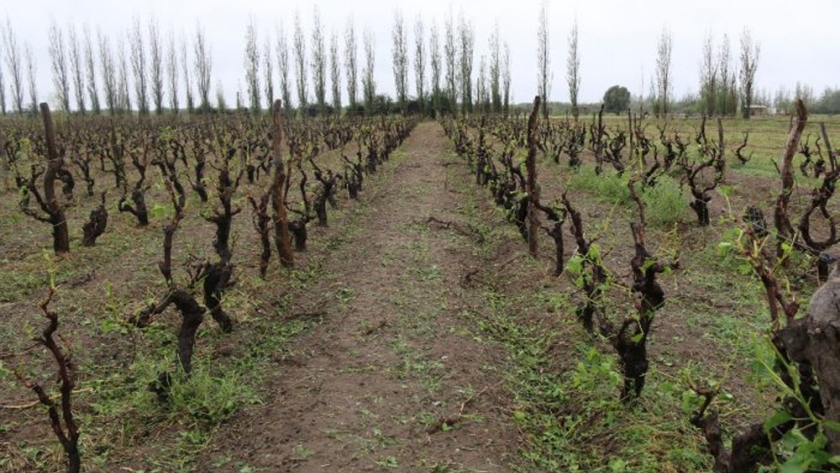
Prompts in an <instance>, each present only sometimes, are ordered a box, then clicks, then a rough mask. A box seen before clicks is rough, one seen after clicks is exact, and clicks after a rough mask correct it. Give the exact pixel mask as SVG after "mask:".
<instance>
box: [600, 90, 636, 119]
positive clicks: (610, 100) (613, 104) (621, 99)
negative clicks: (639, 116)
mask: <svg viewBox="0 0 840 473" xmlns="http://www.w3.org/2000/svg"><path fill="white" fill-rule="evenodd" d="M629 107H630V91H629V90H627V87H624V86H621V85H614V86H612V87H610V88H609V89H607V92H606V93H605V94H604V110H606V111H607V112H615V113H621V112H623V111H625V110H627V109H628V108H629Z"/></svg>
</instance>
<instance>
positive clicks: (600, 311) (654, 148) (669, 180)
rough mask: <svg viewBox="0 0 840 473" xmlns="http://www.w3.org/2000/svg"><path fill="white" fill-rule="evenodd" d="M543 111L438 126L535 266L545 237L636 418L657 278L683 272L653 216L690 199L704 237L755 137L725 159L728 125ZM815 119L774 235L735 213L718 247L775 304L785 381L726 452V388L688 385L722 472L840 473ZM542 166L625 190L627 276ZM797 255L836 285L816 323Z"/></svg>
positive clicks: (801, 144)
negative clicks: (552, 116) (801, 285)
mask: <svg viewBox="0 0 840 473" xmlns="http://www.w3.org/2000/svg"><path fill="white" fill-rule="evenodd" d="M539 101H540V100H539V97H537V98H536V99H535V103H534V106H533V110H532V112H531V114H530V116H529V117H527V119H525V118H517V119H502V118H496V117H487V116H482V117H471V118H460V119H454V118H446V119H443V120H442V121H441V124H442V126H443V128H444V130H445V133H446V135H447V136H448V137H449V139H450V140H451V141H452V143H453V145H454V148H455V151H456V153H457V154H458V155H459V156H460V157H461V158H462V159H463V161H464V163H465V164H466V166H467V168H468V169H469V171H470V173H471V174H472V175H474V177H475V184H476V185H478V186H481V187H483V188H485V189H487V191H488V192H489V194H490V196H491V198H492V200H493V201H494V202H495V204H496V205H498V206H499V207H500V208H501V209H502V210H503V211H504V213H505V215H506V216H507V219H508V220H509V221H510V222H511V223H513V224H514V225H515V226H516V228H517V230H518V232H519V234H520V235H521V237H522V239H523V241H524V242H526V243H527V244H528V246H529V252H530V254H531V255H532V256H534V257H538V255H539V252H538V241H539V239H538V238H537V236H538V234H542V233H543V232H544V233H545V234H546V235H548V236H549V237H550V241H552V242H553V244H554V248H553V251H552V252H551V253H552V254H553V255H554V261H555V266H554V274H555V276H562V277H568V278H569V279H570V280H571V282H572V285H573V287H574V288H575V289H576V291H575V292H574V294H573V295H572V297H573V300H575V301H576V302H575V304H576V314H577V317H578V319H579V321H580V323H581V324H582V325H583V327H584V328H585V330H586V331H587V332H588V333H589V334H590V335H591V336H592V337H593V340H598V339H600V340H604V341H606V342H607V346H609V347H611V348H612V350H613V351H614V354H615V356H616V358H617V359H618V361H619V365H620V367H621V370H622V376H623V379H624V382H623V387H622V389H621V392H620V393H619V397H620V399H621V401H622V402H623V403H624V405H625V406H626V408H627V409H632V408H633V406H634V400H636V399H637V398H639V397H640V396H642V395H643V393H644V389H645V378H646V375H647V373H648V372H649V369H650V365H651V363H652V362H653V361H652V360H651V359H650V358H649V356H648V341H649V340H650V339H651V335H652V331H653V328H654V326H655V325H654V323H653V322H654V320H655V317H656V314H657V313H658V312H660V311H661V310H662V308H663V307H665V306H666V300H667V297H666V293H665V290H664V289H663V286H662V285H661V284H660V281H659V279H660V277H661V276H662V275H663V274H668V273H670V272H672V271H679V270H680V269H681V264H680V263H681V261H680V260H681V256H682V255H681V252H680V244H679V240H680V235H679V233H680V231H681V230H680V227H679V225H675V223H674V222H672V221H667V216H663V215H656V214H652V213H651V208H653V209H654V210H653V212H663V207H662V205H663V201H665V200H667V196H668V195H669V194H674V193H676V194H677V195H684V194H687V196H689V198H688V199H682V200H680V199H676V201H677V202H686V201H687V203H688V205H689V208H690V209H691V211H693V214H694V215H695V216H696V220H695V223H694V225H697V226H701V227H703V226H709V225H710V223H711V221H712V219H711V215H712V212H710V202H711V201H712V196H713V195H714V193H715V192H717V193H718V194H719V195H721V196H723V197H724V198H726V197H727V196H728V194H727V192H728V189H727V185H726V184H727V178H728V173H729V168H730V167H731V166H732V165H733V163H740V164H741V165H743V164H744V163H746V162H748V161H749V160H750V159H751V157H752V154H751V153H748V152H747V149H748V140H749V132H744V133H743V140H742V141H740V142H738V143H736V144H735V145H734V146H732V145H729V146H728V145H727V143H725V140H724V137H725V133H724V129H723V125H722V123H721V121H720V120H717V121H716V122H712V121H710V120H707V119H705V118H704V119H702V121H701V122H700V123H699V126H698V127H697V128H695V129H693V130H691V131H687V130H686V129H685V126H681V125H680V124H679V123H676V121H670V122H658V123H651V122H646V121H643V120H640V119H638V118H637V117H635V116H634V115H632V114H631V115H628V116H627V120H626V122H624V123H622V124H620V125H616V122H615V121H612V122H611V123H612V125H609V126H608V125H607V124H606V121H605V120H604V117H603V111H601V112H600V113H597V114H595V115H594V116H593V117H592V119H591V121H590V122H589V123H586V122H585V121H540V120H539V117H538V114H537V111H538V109H539ZM806 120H807V114H806V111H805V110H804V107H803V106H802V104H801V103H800V104H799V107H798V114H797V116H796V117H795V118H794V119H793V120H792V122H791V129H790V133H789V136H788V139H787V143H786V146H785V149H784V150H783V153H782V156H781V157H780V158H779V159H778V160H776V161H774V164H775V169H776V171H777V173H778V176H779V183H780V191H779V193H778V194H777V195H776V196H775V199H774V202H775V203H774V206H773V215H772V223H768V222H767V220H766V218H765V216H764V213H763V211H762V210H761V208H760V205H759V203H758V202H756V203H755V204H756V205H749V206H747V208H746V210H745V213H744V215H743V216H740V217H739V216H736V215H734V214H733V213H732V212H731V208H730V212H729V215H726V214H724V215H722V216H721V218H723V219H725V220H726V221H727V222H729V224H731V226H732V227H734V228H735V229H736V230H737V231H735V232H733V233H732V234H733V235H735V236H734V238H733V240H731V241H724V242H721V249H722V250H726V251H729V252H731V253H732V254H734V256H735V257H737V258H739V259H740V260H741V261H743V262H745V263H746V264H748V265H749V268H750V269H751V272H752V274H753V275H754V277H755V278H757V279H758V280H760V282H761V285H762V287H763V288H764V291H765V293H766V301H767V304H768V313H769V315H770V318H771V320H770V321H769V322H770V323H769V327H770V328H769V330H768V331H767V333H766V334H764V336H765V337H766V339H767V340H768V341H769V342H770V343H771V344H772V347H773V349H774V350H775V361H774V362H773V363H771V364H770V365H769V366H766V371H767V373H768V375H769V376H771V377H772V378H773V379H776V380H778V383H777V384H776V389H777V391H778V392H777V396H778V397H777V399H776V402H775V406H776V407H775V409H774V412H773V413H772V415H768V416H766V417H764V414H763V413H761V412H757V413H751V415H752V417H753V418H756V419H757V420H756V421H755V422H754V423H753V424H752V425H751V426H750V427H749V428H748V429H746V431H742V432H736V433H734V434H733V435H732V437H731V441H729V440H728V439H729V436H728V435H726V434H725V429H724V428H723V427H722V425H721V423H722V422H721V418H720V416H719V414H718V412H717V410H716V409H715V407H714V406H715V401H716V398H717V397H718V396H719V394H720V392H721V386H720V385H712V386H710V385H700V384H698V385H695V386H691V389H692V390H693V393H692V394H693V396H692V399H693V402H694V404H693V405H694V409H693V411H692V413H691V415H690V423H691V424H692V425H694V426H695V427H696V428H697V429H699V432H700V433H701V434H702V436H703V438H705V440H706V443H707V445H708V453H709V454H710V455H712V456H713V457H714V471H716V472H721V473H735V472H754V471H759V470H760V469H761V468H763V467H767V466H769V465H773V464H776V465H782V467H781V468H782V470H781V471H797V472H804V471H829V470H830V471H835V470H836V469H837V467H838V464H840V462H839V461H838V459H840V457H838V456H836V455H837V454H838V453H840V423H838V422H840V415H839V414H838V411H837V406H838V402H840V399H838V398H837V393H838V391H837V388H838V386H840V385H839V384H838V381H839V380H838V377H837V373H838V371H837V366H838V362H840V357H838V351H837V348H836V347H837V341H838V335H840V334H838V331H837V330H838V329H837V323H838V320H840V319H838V316H840V312H838V310H837V304H838V303H837V299H835V296H834V292H833V291H834V289H833V285H832V282H833V281H834V279H833V278H834V277H836V276H834V274H832V275H831V276H828V272H829V270H830V269H831V267H830V265H831V264H833V263H834V262H835V261H837V259H836V257H834V256H833V255H832V254H830V253H827V252H826V250H828V249H830V248H831V247H832V246H833V245H834V244H836V243H837V242H838V241H840V239H838V235H837V231H836V220H835V217H834V212H835V211H836V206H833V205H832V202H831V200H832V197H833V196H834V191H835V188H836V183H837V181H838V179H839V178H840V166H838V163H837V153H838V151H837V150H835V149H834V148H833V147H832V146H831V143H830V139H829V136H828V133H827V132H826V129H825V126H824V125H823V126H822V127H821V132H820V134H819V137H818V138H817V140H816V145H817V146H816V149H814V148H812V147H811V146H809V143H810V135H809V136H808V138H807V139H806V140H802V139H801V138H802V135H803V130H804V128H805V124H806ZM651 128H655V131H653V132H651ZM820 142H821V144H820ZM539 157H542V158H543V159H542V160H539V159H538V158H539ZM733 158H734V159H733ZM795 158H796V159H798V160H799V163H796V162H795V160H796V159H795ZM735 159H737V161H735ZM552 161H553V163H552ZM539 162H543V163H546V164H545V165H544V167H543V168H542V169H541V172H556V171H555V170H554V168H553V167H552V166H567V167H568V172H569V173H571V175H572V176H575V175H579V174H580V173H586V172H594V174H595V175H596V178H595V179H597V180H600V181H603V182H610V183H613V184H614V183H620V185H622V186H624V190H623V191H622V193H621V194H620V195H622V196H623V199H620V201H621V202H619V204H617V205H625V207H626V209H627V210H628V213H629V214H630V215H632V216H633V217H632V218H631V219H630V221H629V222H628V223H629V226H628V236H627V245H628V246H629V248H632V251H631V252H627V254H629V255H631V257H630V260H629V261H628V263H629V269H630V272H629V273H623V272H622V270H621V268H618V267H611V266H610V264H608V263H607V259H606V258H605V256H606V254H608V253H610V252H611V251H612V250H613V249H605V248H603V247H602V246H601V245H600V244H599V242H598V241H597V240H598V238H597V237H590V236H589V234H588V233H587V229H586V227H587V226H589V227H594V226H596V225H598V224H600V223H601V222H595V223H591V222H589V223H588V222H586V221H585V219H586V216H587V214H585V213H582V212H581V211H580V210H579V209H578V204H576V203H575V202H574V201H573V198H572V197H571V196H570V195H569V193H567V192H566V190H563V189H560V190H559V191H558V190H557V189H556V188H552V191H553V195H548V194H549V192H546V191H545V190H544V189H543V186H542V185H541V183H549V182H551V180H552V179H553V178H554V177H555V176H548V177H547V178H541V177H540V176H538V172H537V171H538V169H537V168H538V163H539ZM797 164H798V167H799V171H800V172H801V174H802V175H803V176H805V177H811V178H813V181H811V182H816V183H817V184H816V185H815V186H814V187H813V188H812V189H811V190H810V191H808V192H807V196H808V198H807V201H806V202H805V203H804V204H800V203H799V202H794V201H793V199H792V196H793V194H794V187H795V185H794V173H795V172H796V171H795V168H796V167H797ZM549 199H553V200H549ZM666 210H667V209H666ZM614 218H617V217H614ZM652 220H656V221H657V223H659V222H661V221H662V220H666V221H665V224H666V226H668V225H671V226H673V231H672V232H669V233H667V234H666V235H668V238H670V241H666V242H657V243H658V244H657V245H655V246H657V247H658V248H659V249H660V250H659V251H660V252H662V251H665V254H659V255H656V254H653V253H652V252H651V251H650V250H649V248H651V245H650V242H649V241H648V239H647V238H646V236H647V232H646V229H648V228H649V227H650V225H651V223H650V222H651V221H652ZM564 226H567V227H568V236H570V237H571V238H572V241H573V249H572V250H571V251H568V250H567V248H566V247H565V245H566V243H565V239H566V238H567V234H566V231H565V230H564ZM660 226H661V225H660ZM590 229H591V228H590ZM663 248H664V250H663ZM569 254H570V255H571V256H569V257H567V255H569ZM797 255H809V256H808V257H807V258H805V260H806V261H812V262H813V264H815V265H816V266H818V267H815V268H813V270H814V272H818V273H819V275H820V281H821V282H822V281H825V280H826V278H827V277H828V283H826V285H825V286H824V287H823V288H822V289H821V290H819V291H817V293H815V294H814V296H813V299H812V302H811V306H810V313H809V314H807V315H802V314H801V312H802V311H800V310H799V303H798V302H797V300H796V294H795V291H794V290H792V289H791V284H790V282H789V279H790V278H793V276H794V274H795V273H796V272H797V271H801V268H795V267H794V265H792V264H791V263H790V261H791V259H792V258H793V257H794V256H797ZM807 269H811V268H807ZM625 274H629V278H628V276H625ZM724 286H725V285H723V284H722V285H721V290H722V291H723V290H725V288H724ZM756 310H758V308H757V309H756ZM744 363H746V364H749V361H748V360H744Z"/></svg>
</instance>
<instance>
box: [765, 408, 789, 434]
mask: <svg viewBox="0 0 840 473" xmlns="http://www.w3.org/2000/svg"><path fill="white" fill-rule="evenodd" d="M791 419H793V416H791V415H790V414H789V413H788V412H785V411H778V412H776V413H775V414H773V415H772V416H770V418H769V419H767V420H766V421H764V433H765V434H766V433H768V432H770V431H771V430H773V429H774V428H776V427H778V426H780V425H782V424H784V423H785V422H787V421H789V420H791Z"/></svg>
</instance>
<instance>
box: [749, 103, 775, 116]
mask: <svg viewBox="0 0 840 473" xmlns="http://www.w3.org/2000/svg"><path fill="white" fill-rule="evenodd" d="M775 114H776V108H775V107H768V106H767V105H750V116H751V117H763V116H767V115H775Z"/></svg>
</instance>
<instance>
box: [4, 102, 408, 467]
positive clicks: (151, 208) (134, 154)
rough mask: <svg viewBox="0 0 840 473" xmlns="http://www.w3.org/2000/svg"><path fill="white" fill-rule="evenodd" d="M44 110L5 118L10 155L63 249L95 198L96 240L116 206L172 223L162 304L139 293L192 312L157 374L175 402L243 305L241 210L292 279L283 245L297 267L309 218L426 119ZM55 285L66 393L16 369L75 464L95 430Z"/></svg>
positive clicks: (52, 346)
mask: <svg viewBox="0 0 840 473" xmlns="http://www.w3.org/2000/svg"><path fill="white" fill-rule="evenodd" d="M41 112H42V121H41V123H38V122H37V121H34V120H23V119H21V120H8V121H4V122H2V124H0V145H2V156H0V157H3V158H4V159H3V166H4V170H5V171H6V172H5V173H4V174H5V177H6V183H5V184H6V186H7V187H8V186H11V185H13V186H14V188H15V189H17V195H18V196H19V204H18V206H19V210H20V211H21V213H23V214H25V215H26V216H29V217H31V218H32V219H35V220H37V221H39V222H43V223H44V224H45V225H44V226H43V228H44V231H45V232H51V235H52V241H53V245H52V246H53V250H54V253H55V254H56V255H58V256H59V257H65V258H66V257H68V255H70V254H71V252H73V251H75V250H73V248H72V247H71V238H70V235H71V229H70V228H69V225H70V223H69V222H70V221H71V219H70V218H68V216H69V215H71V214H74V213H77V212H79V211H82V207H83V206H85V205H89V204H88V203H95V207H94V208H93V209H92V210H91V211H90V215H89V218H88V219H87V222H86V223H84V225H83V228H82V234H83V238H82V241H81V245H83V246H85V247H93V246H96V245H97V239H98V238H99V237H100V236H101V235H103V233H104V232H105V231H106V228H107V227H108V223H109V212H108V209H109V208H110V209H112V210H113V209H114V208H116V209H117V210H118V211H119V212H120V213H125V214H127V215H130V216H131V218H132V219H134V220H135V223H136V224H135V228H136V229H137V230H136V231H138V232H139V231H142V230H143V228H144V227H148V226H150V225H152V223H153V222H155V221H156V220H161V221H163V225H162V234H161V243H162V244H161V256H160V260H159V262H157V269H158V270H159V272H160V275H161V277H162V279H161V281H162V285H161V284H157V285H155V286H154V287H149V288H144V289H143V290H144V291H146V292H147V293H156V294H157V296H156V297H155V300H154V302H151V303H148V302H147V301H138V303H140V304H142V305H143V307H142V308H141V309H140V310H137V311H135V312H134V313H133V314H130V316H129V317H128V322H129V323H130V324H132V325H133V326H134V327H136V328H137V329H139V330H143V329H145V328H147V327H149V326H150V325H151V324H152V323H153V321H154V320H155V318H156V317H157V316H160V315H162V314H164V313H165V311H166V310H167V309H168V308H170V307H174V308H175V309H176V313H177V314H179V315H180V323H179V324H177V333H176V336H177V346H176V348H175V351H176V357H175V360H176V365H175V366H172V367H171V368H170V369H168V370H165V371H162V372H160V373H158V375H157V379H156V380H155V381H154V382H152V383H151V385H150V386H149V389H150V390H151V391H153V392H154V393H155V394H156V395H157V398H158V400H159V401H160V402H161V403H162V404H163V405H165V404H166V403H167V401H168V399H169V397H170V393H171V390H172V389H173V388H174V387H175V386H177V385H178V384H180V383H182V382H184V380H185V379H188V378H189V377H190V375H191V373H192V371H193V353H194V352H195V349H196V347H195V345H196V334H197V332H198V330H199V328H200V327H201V325H202V323H203V322H204V319H205V316H206V315H208V314H209V315H210V316H211V317H212V319H213V320H214V321H215V322H216V324H217V325H218V327H219V329H220V331H221V332H222V333H231V332H234V331H235V330H236V326H237V314H236V313H235V311H234V312H232V311H230V309H227V308H226V307H225V304H224V301H225V293H226V291H229V290H230V289H231V288H232V287H235V285H236V284H237V280H238V279H239V278H241V277H242V276H243V271H244V270H243V269H241V268H239V267H237V265H236V264H234V252H235V251H239V250H238V249H237V245H236V242H235V241H234V240H233V237H232V227H233V222H234V220H235V219H243V218H244V219H250V223H251V224H252V225H251V226H252V227H253V232H255V235H256V238H253V240H256V241H259V250H258V252H249V255H253V256H249V257H258V258H259V262H258V263H256V264H254V265H249V267H254V268H258V269H257V270H258V272H259V277H260V278H262V279H268V278H273V279H275V281H276V280H277V279H278V278H282V277H283V275H284V274H287V273H285V272H283V271H273V272H270V271H269V269H270V264H271V260H272V255H273V254H276V258H277V261H278V262H279V264H280V266H281V267H283V268H291V267H294V266H295V253H296V252H305V251H306V249H307V236H308V231H307V229H308V227H309V226H311V225H312V224H316V225H318V226H327V225H328V223H329V221H328V215H329V213H330V210H329V209H330V208H331V207H337V206H338V205H339V200H340V199H342V198H347V199H357V198H358V197H359V196H360V195H361V193H362V190H363V188H364V185H365V180H366V178H367V177H368V176H369V175H371V174H374V173H376V172H377V170H378V169H379V168H380V166H382V165H383V164H384V163H385V162H387V161H388V160H389V158H390V157H391V155H392V153H393V152H394V150H396V149H397V148H398V147H399V146H400V145H401V144H402V142H403V140H404V139H405V138H406V137H407V136H408V135H409V134H410V133H411V131H412V129H413V128H414V126H415V125H416V123H417V119H416V118H412V117H402V116H393V117H385V116H382V117H376V118H345V119H338V118H335V119H329V120H326V119H325V120H313V121H289V120H284V118H283V114H282V105H281V104H280V102H279V101H277V102H276V103H275V104H274V108H273V110H272V113H271V114H270V115H267V116H251V115H247V114H241V115H228V116H221V115H220V116H217V117H213V118H211V119H208V120H198V119H196V120H191V121H182V120H180V119H178V118H176V117H154V118H144V119H141V120H140V121H137V120H136V119H131V118H114V119H103V118H96V117H94V118H85V117H73V118H72V119H71V120H66V121H61V122H59V123H53V119H52V116H51V114H50V110H49V108H48V107H47V105H46V104H42V105H41ZM11 181H13V182H11ZM79 181H81V183H82V185H80V186H78V185H77V183H79ZM80 187H81V188H82V189H81V192H80V189H79V188H80ZM59 188H60V192H57V189H59ZM345 196H346V197H345ZM190 213H193V214H196V215H198V216H199V217H200V218H201V219H203V220H204V221H206V222H207V224H209V225H211V226H212V227H211V228H213V232H212V234H213V239H212V249H213V252H212V253H206V254H196V253H193V251H192V250H193V248H194V247H195V245H194V244H193V243H194V242H192V241H191V240H193V239H194V235H184V236H181V235H180V234H179V230H180V229H181V227H182V223H183V222H184V221H185V218H187V217H188V216H189V215H190ZM179 246H183V247H182V248H179ZM239 260H240V261H241V258H240V259H239ZM149 264H154V263H153V262H151V261H150V262H149ZM126 269H127V270H129V271H130V268H126ZM56 291H57V289H56V287H55V285H54V284H51V285H50V287H49V291H48V294H47V296H46V298H45V299H44V300H43V301H42V302H41V304H40V308H41V310H42V312H43V315H44V316H45V318H46V319H47V325H46V327H45V328H44V329H43V331H42V332H41V333H40V335H37V336H34V337H33V340H34V341H35V343H36V344H37V345H41V346H43V347H45V348H46V349H47V350H48V352H49V353H50V354H51V355H52V358H53V359H54V362H55V369H56V373H57V375H58V380H59V385H60V388H59V390H60V394H59V395H58V396H52V395H50V394H49V393H48V391H49V387H48V386H47V387H44V386H42V385H43V383H42V382H38V381H34V380H31V379H28V378H27V376H26V374H24V370H22V369H20V368H17V369H15V370H14V374H15V375H16V376H17V377H18V379H19V381H20V382H21V383H23V384H24V385H25V386H26V387H27V388H29V389H31V390H32V391H33V392H34V393H36V395H37V397H38V400H39V402H40V403H41V404H42V405H44V406H45V408H46V410H47V412H48V417H49V422H50V425H51V428H52V430H53V432H54V433H55V435H56V436H57V438H58V439H59V441H60V443H61V446H62V448H63V450H64V452H65V454H66V462H67V471H69V472H73V473H76V472H79V471H81V468H82V467H81V465H82V449H80V446H79V438H80V430H82V429H83V426H81V427H80V425H79V420H78V416H74V409H73V394H74V392H76V391H74V389H75V388H76V381H77V369H78V367H77V366H76V363H75V361H74V358H73V356H72V353H71V347H70V345H69V344H68V343H66V342H64V339H63V338H62V337H60V336H59V335H58V334H57V329H58V325H59V315H58V313H57V311H55V310H53V309H51V308H50V304H51V302H52V300H53V297H54V295H55V294H56ZM21 355H22V353H21ZM8 357H17V356H16V355H15V354H11V355H8ZM4 358H7V355H6V354H4Z"/></svg>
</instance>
